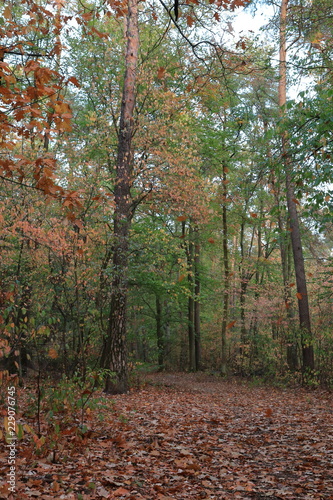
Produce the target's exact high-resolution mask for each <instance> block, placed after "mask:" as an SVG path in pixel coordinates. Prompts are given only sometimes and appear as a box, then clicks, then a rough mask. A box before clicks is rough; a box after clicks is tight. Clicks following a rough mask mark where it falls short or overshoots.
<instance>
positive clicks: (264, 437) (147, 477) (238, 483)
mask: <svg viewBox="0 0 333 500" xmlns="http://www.w3.org/2000/svg"><path fill="white" fill-rule="evenodd" d="M150 384H151V385H148V386H146V387H145V388H144V390H141V391H138V392H132V393H130V394H127V395H117V396H115V397H114V398H112V400H111V399H109V398H107V397H106V396H104V395H103V394H102V393H101V395H100V398H101V399H102V398H104V403H105V405H104V407H105V409H104V410H100V411H99V412H97V411H96V412H95V413H94V411H93V410H92V412H91V415H90V417H92V420H90V422H91V421H93V422H94V429H93V432H92V433H91V437H89V438H86V437H85V438H81V439H78V440H76V441H75V443H73V442H72V441H71V438H72V429H69V431H70V432H66V429H64V430H63V432H62V436H61V447H60V446H59V445H60V436H59V443H58V447H59V449H60V448H61V449H60V451H59V455H58V458H57V461H56V463H50V462H47V457H46V456H45V457H43V454H42V452H41V449H39V451H38V450H36V449H35V450H33V449H31V447H32V446H33V443H32V442H31V438H30V441H29V437H30V434H27V436H26V439H25V440H22V441H20V442H19V443H18V447H19V448H20V453H19V456H20V458H19V460H20V461H19V463H18V469H19V471H20V474H19V476H18V491H19V493H20V498H22V499H27V498H34V497H36V498H37V497H38V496H39V497H40V498H43V499H47V498H57V499H61V498H66V500H67V499H71V498H72V499H74V500H78V499H79V498H80V499H81V498H82V499H85V500H87V499H96V498H105V499H126V500H127V499H130V500H132V499H133V500H140V499H142V500H148V499H149V500H155V499H156V500H171V499H172V500H177V499H179V500H186V499H191V500H199V499H219V500H235V499H251V498H253V499H257V500H259V499H260V500H261V499H264V498H270V499H271V500H276V499H302V500H310V499H312V500H314V499H316V500H317V499H318V500H323V499H332V498H333V436H332V432H331V430H332V424H333V412H332V407H333V405H332V394H328V393H325V392H323V391H319V390H318V391H316V392H307V391H305V390H298V391H293V390H277V389H273V388H261V387H257V388H253V387H252V388H251V387H247V386H245V385H242V384H240V383H235V382H227V381H223V380H221V379H216V378H214V377H208V376H205V377H203V376H201V378H198V377H197V376H196V375H194V374H192V375H191V374H187V375H186V374H170V375H167V374H155V375H153V376H152V377H151V381H150ZM111 401H113V402H114V403H113V404H111ZM108 403H110V404H108ZM22 418H24V415H23V416H22ZM29 426H30V427H33V422H31V421H29ZM28 449H30V452H29V453H30V454H29V453H28ZM48 451H50V450H48ZM1 456H2V457H4V458H1V459H0V468H1V472H3V477H5V472H6V467H7V464H6V461H5V454H2V455H1ZM3 487H4V484H3V483H0V491H1V493H0V498H6V497H5V496H3V491H4V489H3ZM1 488H2V489H1Z"/></svg>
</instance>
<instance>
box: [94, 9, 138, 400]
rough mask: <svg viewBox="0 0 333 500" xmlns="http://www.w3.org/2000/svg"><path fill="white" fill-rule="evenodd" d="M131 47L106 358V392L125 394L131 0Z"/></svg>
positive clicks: (133, 58) (131, 29)
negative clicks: (107, 374)
mask: <svg viewBox="0 0 333 500" xmlns="http://www.w3.org/2000/svg"><path fill="white" fill-rule="evenodd" d="M127 6H128V13H127V33H126V36H127V47H126V56H125V78H124V86H123V95H122V102H121V113H120V127H119V133H118V155H117V163H116V181H115V188H114V196H115V213H114V252H113V272H114V277H113V280H112V289H111V309H110V317H109V322H108V330H107V339H106V343H105V346H104V349H105V350H106V353H105V355H104V356H103V358H102V359H104V360H106V364H105V366H107V367H108V368H110V370H111V371H112V372H114V373H115V374H116V376H115V378H112V377H108V378H107V381H106V386H105V391H106V392H108V393H123V392H126V391H127V390H128V373H127V348H126V334H127V329H126V312H127V293H128V290H127V289H128V284H127V273H128V270H127V267H128V247H129V231H130V225H131V216H132V210H131V194H130V187H131V175H132V162H133V154H132V137H133V132H134V107H135V91H136V69H137V63H138V51H139V30H138V5H137V0H128V2H127Z"/></svg>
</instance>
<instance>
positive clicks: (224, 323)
mask: <svg viewBox="0 0 333 500" xmlns="http://www.w3.org/2000/svg"><path fill="white" fill-rule="evenodd" d="M222 189H223V205H222V247H223V267H224V290H223V311H222V332H221V339H222V359H221V374H222V375H226V374H227V357H228V356H227V327H228V319H229V294H230V283H229V275H230V265H229V249H228V221H227V194H228V193H227V169H226V168H225V167H224V168H223V178H222Z"/></svg>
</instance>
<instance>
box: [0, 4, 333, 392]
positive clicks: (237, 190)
mask: <svg viewBox="0 0 333 500" xmlns="http://www.w3.org/2000/svg"><path fill="white" fill-rule="evenodd" d="M283 1H284V0H283ZM235 5H236V4H235ZM283 5H284V6H285V7H286V9H287V4H285V3H283ZM27 6H29V9H30V10H28V14H26V15H23V11H22V9H21V7H20V6H14V7H7V6H3V7H2V10H3V16H4V18H5V19H6V20H7V22H8V25H10V27H11V29H12V30H14V31H13V33H14V36H10V34H9V31H8V32H7V31H5V30H6V29H7V28H5V25H4V24H2V25H0V27H1V30H2V34H3V37H2V40H3V45H2V52H3V54H4V55H3V61H2V62H3V64H2V65H1V66H0V76H1V82H2V85H1V86H0V94H1V96H2V105H1V106H2V107H1V112H2V113H3V120H2V125H1V126H2V128H1V137H2V142H3V155H2V157H1V161H0V167H1V168H2V173H1V175H2V177H1V179H2V194H1V197H0V227H1V233H0V241H1V246H2V250H3V251H2V253H1V277H2V283H1V296H0V307H1V313H0V314H1V319H0V321H1V322H0V328H1V349H2V353H3V356H2V357H3V360H5V361H6V359H7V361H6V362H4V364H6V363H7V366H8V367H10V369H11V370H12V371H15V370H18V371H19V372H20V373H21V374H23V373H24V371H25V370H26V369H27V367H28V366H33V367H34V368H35V369H45V368H46V367H49V368H51V367H54V369H58V370H60V371H63V372H64V373H65V374H66V375H69V376H70V375H72V374H73V373H74V372H75V371H79V372H80V373H81V375H82V376H83V377H84V376H85V374H86V372H87V370H88V369H89V367H91V366H92V365H94V366H96V367H97V366H99V367H100V368H101V369H102V370H103V371H104V375H105V378H106V386H105V389H106V390H107V391H108V392H125V391H126V390H128V387H129V378H130V373H129V367H130V366H133V364H135V363H136V362H142V363H148V364H151V365H156V367H157V368H158V369H161V370H162V369H169V368H170V369H173V368H176V369H179V368H180V369H189V370H198V369H212V370H218V371H220V372H221V373H223V374H227V373H240V374H243V375H258V374H259V375H260V374H262V375H267V376H280V377H284V376H286V377H288V376H289V375H288V374H291V373H296V376H298V375H297V374H298V370H299V366H301V367H302V369H303V378H304V380H305V378H306V377H305V373H306V371H307V369H310V370H311V371H312V373H313V370H314V369H315V368H316V367H318V366H320V369H321V371H322V372H324V371H325V366H326V365H327V366H328V365H329V360H330V359H332V357H330V356H331V355H330V354H329V353H330V352H331V343H332V342H331V336H330V334H329V331H330V320H329V318H328V316H329V310H328V309H329V308H328V306H327V304H326V305H325V306H324V302H325V299H324V298H325V297H330V293H331V292H330V290H331V283H330V278H329V272H330V265H331V256H330V251H331V238H330V236H329V235H330V232H331V231H330V229H331V194H330V184H329V182H330V163H331V154H332V153H331V142H332V137H331V127H330V123H331V117H330V111H329V107H328V106H327V102H329V101H330V99H331V97H332V95H331V94H332V92H331V90H330V80H331V69H332V66H331V52H332V50H331V49H332V47H331V44H330V37H329V36H328V34H329V33H330V31H329V30H330V27H329V24H328V23H327V24H326V23H323V29H322V31H321V32H320V34H319V21H320V19H321V18H320V16H319V11H318V10H313V9H312V8H311V6H298V4H297V3H291V4H290V5H289V10H288V9H287V10H285V11H284V10H282V11H281V12H282V16H281V19H280V20H281V22H280V27H281V33H280V42H279V43H280V49H281V54H280V75H279V74H278V68H277V67H276V65H275V64H274V54H275V53H274V50H275V49H276V47H277V43H276V39H274V38H272V40H271V45H267V46H266V47H264V48H262V47H260V46H258V44H257V42H256V40H255V38H254V37H250V36H249V37H244V36H243V37H242V38H241V39H240V40H234V41H229V42H228V43H225V45H222V43H217V41H216V40H215V39H213V38H212V37H210V38H209V36H208V35H206V36H207V37H208V38H207V40H203V39H202V33H199V32H196V24H195V23H196V22H197V18H199V17H200V15H202V16H203V17H202V19H203V20H204V22H205V23H206V24H208V23H209V22H213V21H212V19H214V18H215V21H214V22H219V23H220V24H219V25H221V24H223V21H218V17H219V16H222V13H218V12H217V11H216V7H215V5H214V4H211V6H207V9H205V10H202V11H201V10H200V7H198V6H196V5H194V4H193V5H192V4H188V5H187V6H183V7H182V9H183V11H182V10H180V11H179V18H178V21H177V25H178V27H177V26H175V25H174V24H173V22H172V20H171V18H170V15H169V13H168V12H167V9H165V7H167V6H166V5H165V6H164V7H163V9H161V8H160V7H158V6H157V5H155V6H154V7H152V9H148V10H147V11H144V10H142V9H141V8H138V5H137V3H136V0H129V2H128V4H126V8H124V10H123V9H122V8H121V7H120V6H119V5H118V4H117V5H116V4H114V5H113V4H112V5H111V4H110V5H109V6H108V7H105V6H103V7H102V6H100V5H99V4H98V3H97V2H96V3H93V4H82V2H80V3H76V2H74V1H73V2H72V3H71V4H70V5H67V6H66V5H60V4H52V3H50V4H47V5H46V4H45V5H44V6H41V5H40V4H39V3H38V4H37V3H34V2H32V1H31V2H30V0H29V2H28V3H27ZM320 9H322V11H323V13H324V14H325V16H328V17H329V15H330V12H331V7H330V6H329V4H327V3H326V2H324V1H323V2H321V3H320ZM305 12H306V13H307V16H308V17H307V18H306V19H305V17H304V15H305ZM170 13H171V16H172V15H173V12H172V11H171V12H170ZM215 14H216V15H215ZM284 15H286V16H287V17H284ZM66 20H67V21H68V22H69V21H70V23H71V26H72V27H71V30H70V31H68V30H66V29H64V26H65V22H66ZM152 20H153V21H154V22H152ZM125 21H126V29H125V31H124V22H125ZM297 30H298V31H299V33H300V34H301V35H302V37H301V38H299V41H298V43H300V44H301V46H304V47H306V48H307V50H308V49H309V54H310V56H309V57H310V59H309V61H302V55H301V54H302V53H301V52H298V54H297V55H294V54H293V51H292V48H290V49H289V56H288V57H289V58H290V61H292V62H294V63H295V66H296V67H297V65H301V66H302V68H303V69H302V71H305V70H307V68H308V64H309V65H310V66H311V72H312V75H315V76H314V78H315V79H316V81H315V83H314V84H313V85H312V93H307V92H306V91H304V92H303V94H301V95H300V96H299V97H298V99H297V100H295V101H292V100H288V86H287V80H286V75H287V73H286V71H287V69H288V61H287V59H286V57H285V48H286V47H287V46H288V45H286V44H287V42H288V40H289V38H290V39H291V40H294V38H295V37H294V34H295V31H297ZM193 40H196V41H195V42H194V41H193ZM204 42H205V43H204ZM37 49H38V50H39V52H38V50H37ZM65 68H66V71H65ZM304 68H305V69H304ZM294 71H297V68H296V69H295V70H294ZM309 71H310V67H309ZM289 74H290V75H291V76H293V75H294V73H289ZM62 75H66V76H62ZM319 231H322V232H323V231H326V233H327V234H326V235H325V233H322V235H320V234H319ZM297 235H298V236H297ZM290 236H292V238H290ZM295 236H297V241H296V239H295ZM300 238H302V244H301V243H300V241H301V239H300ZM291 242H293V243H292V244H291ZM292 246H293V250H294V262H295V264H294V265H295V269H296V273H295V272H294V270H293V267H294V266H293V265H292V264H291V263H292ZM319 248H320V251H319ZM300 250H302V255H303V257H302V255H300V254H299V253H298V252H300ZM313 276H321V277H322V278H320V279H321V283H322V287H320V286H319V285H318V283H314V280H313V278H312V277H313ZM306 282H308V283H306ZM305 284H306V285H307V289H305V288H304V287H305ZM307 299H308V300H307ZM297 306H299V311H300V316H299V325H298V323H297V320H296V315H295V313H294V311H295V309H296V307H297ZM310 309H311V312H312V325H310V321H309V318H310ZM321 325H325V327H324V329H325V331H323V329H322V328H321ZM327 353H328V354H327ZM324 354H325V355H324ZM326 356H327V357H326ZM8 360H9V361H10V362H8ZM312 376H313V375H312ZM324 379H325V381H326V382H327V380H328V379H329V377H328V376H326V375H325V377H324V376H323V377H322V380H324ZM310 380H312V379H311V377H310Z"/></svg>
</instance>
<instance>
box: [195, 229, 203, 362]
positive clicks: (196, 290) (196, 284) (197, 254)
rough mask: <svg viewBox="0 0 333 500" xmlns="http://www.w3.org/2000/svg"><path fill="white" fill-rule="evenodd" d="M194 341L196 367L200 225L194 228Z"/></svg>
mask: <svg viewBox="0 0 333 500" xmlns="http://www.w3.org/2000/svg"><path fill="white" fill-rule="evenodd" d="M194 233H195V235H194V342H195V369H196V370H200V368H201V330H200V292H201V282H200V269H199V268H200V241H199V229H198V226H196V227H195V230H194Z"/></svg>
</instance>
